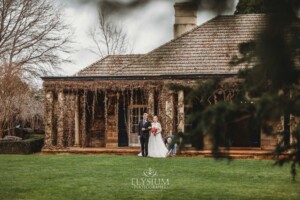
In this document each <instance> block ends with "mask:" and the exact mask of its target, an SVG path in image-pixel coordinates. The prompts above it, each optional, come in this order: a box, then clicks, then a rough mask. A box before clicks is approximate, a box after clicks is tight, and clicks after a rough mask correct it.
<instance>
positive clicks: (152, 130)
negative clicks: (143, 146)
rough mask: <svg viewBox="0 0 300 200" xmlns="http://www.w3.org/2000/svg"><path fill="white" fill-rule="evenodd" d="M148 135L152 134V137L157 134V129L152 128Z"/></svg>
mask: <svg viewBox="0 0 300 200" xmlns="http://www.w3.org/2000/svg"><path fill="white" fill-rule="evenodd" d="M150 133H152V134H153V135H154V136H156V134H157V128H152V129H151V131H150Z"/></svg>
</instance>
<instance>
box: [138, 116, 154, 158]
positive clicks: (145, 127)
mask: <svg viewBox="0 0 300 200" xmlns="http://www.w3.org/2000/svg"><path fill="white" fill-rule="evenodd" d="M150 130H151V122H150V121H148V114H147V113H144V114H143V119H142V120H141V121H140V122H139V131H138V134H139V136H140V142H141V149H142V156H143V157H147V156H148V141H149V131H150Z"/></svg>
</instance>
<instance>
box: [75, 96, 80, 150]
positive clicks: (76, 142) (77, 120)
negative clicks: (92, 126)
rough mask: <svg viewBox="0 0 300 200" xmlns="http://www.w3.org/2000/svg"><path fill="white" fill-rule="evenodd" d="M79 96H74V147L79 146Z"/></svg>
mask: <svg viewBox="0 0 300 200" xmlns="http://www.w3.org/2000/svg"><path fill="white" fill-rule="evenodd" d="M79 145H80V142H79V96H78V94H76V96H75V144H74V146H75V147H79Z"/></svg>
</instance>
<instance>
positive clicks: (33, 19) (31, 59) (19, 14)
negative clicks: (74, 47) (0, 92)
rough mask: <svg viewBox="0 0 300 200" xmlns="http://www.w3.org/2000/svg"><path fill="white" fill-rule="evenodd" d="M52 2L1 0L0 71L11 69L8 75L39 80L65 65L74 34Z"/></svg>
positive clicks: (43, 0)
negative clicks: (40, 77) (0, 69)
mask: <svg viewBox="0 0 300 200" xmlns="http://www.w3.org/2000/svg"><path fill="white" fill-rule="evenodd" d="M50 2H51V1H48V0H34V1H32V0H0V67H1V68H10V69H9V70H5V71H6V72H10V73H17V74H18V75H20V74H21V75H22V76H24V75H25V74H27V75H28V74H29V75H34V76H39V75H44V74H46V73H48V72H50V71H51V70H53V69H54V68H55V67H56V66H57V65H58V64H60V63H61V62H62V61H65V59H64V58H63V57H62V56H61V55H62V54H64V53H68V52H69V49H68V47H67V45H68V44H69V43H70V35H71V30H70V29H69V27H68V26H67V25H66V24H64V23H63V21H62V12H61V10H60V9H59V8H58V6H55V5H54V4H53V3H50ZM65 57H66V56H65Z"/></svg>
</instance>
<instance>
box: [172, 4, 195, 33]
mask: <svg viewBox="0 0 300 200" xmlns="http://www.w3.org/2000/svg"><path fill="white" fill-rule="evenodd" d="M174 8H175V24H174V38H177V37H179V36H180V35H182V34H183V33H185V32H187V31H190V30H192V29H193V28H195V27H196V26H197V6H196V5H195V4H192V3H189V2H183V3H175V5H174Z"/></svg>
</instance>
